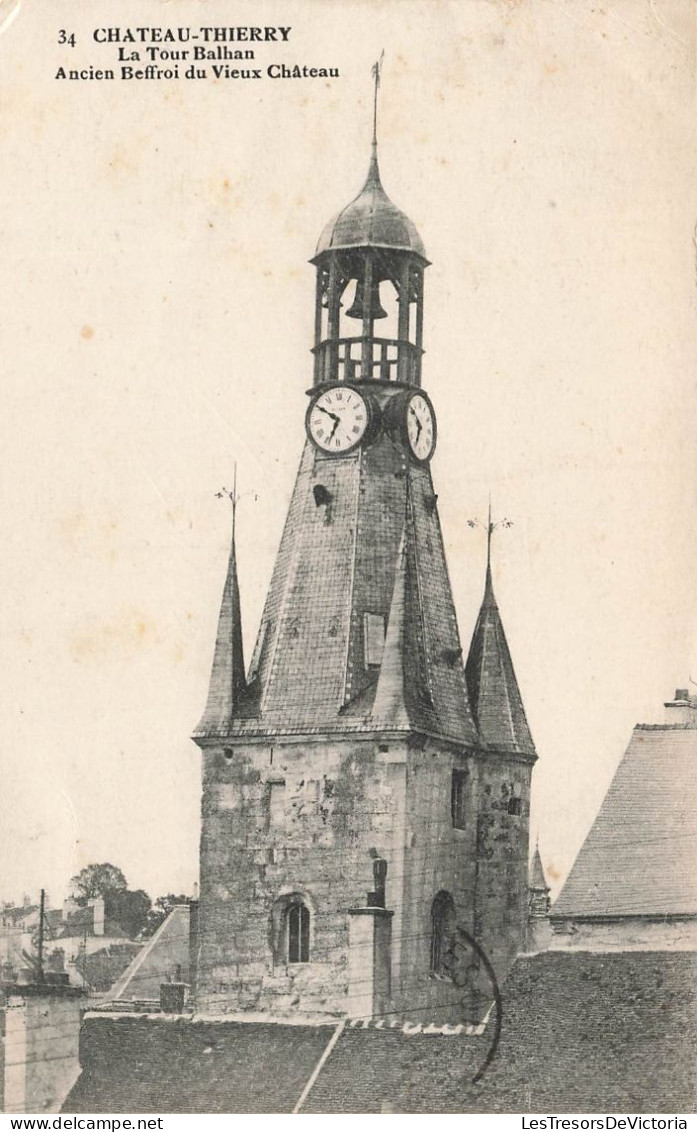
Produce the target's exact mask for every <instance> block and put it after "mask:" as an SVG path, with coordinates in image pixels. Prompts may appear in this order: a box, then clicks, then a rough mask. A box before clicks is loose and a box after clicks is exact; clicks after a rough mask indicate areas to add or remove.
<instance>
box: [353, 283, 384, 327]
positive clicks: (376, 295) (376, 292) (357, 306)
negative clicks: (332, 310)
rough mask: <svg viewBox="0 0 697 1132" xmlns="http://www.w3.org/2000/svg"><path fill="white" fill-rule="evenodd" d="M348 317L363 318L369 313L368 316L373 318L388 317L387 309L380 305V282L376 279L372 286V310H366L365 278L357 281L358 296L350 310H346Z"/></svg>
mask: <svg viewBox="0 0 697 1132" xmlns="http://www.w3.org/2000/svg"><path fill="white" fill-rule="evenodd" d="M346 314H347V316H348V318H360V319H361V320H363V319H364V318H365V316H366V314H368V317H369V318H371V319H373V318H387V311H386V310H383V309H382V307H381V306H380V283H379V281H378V280H377V279H376V280H375V281H374V283H373V285H372V287H371V288H370V310H369V311H366V309H365V301H364V297H363V280H362V279H359V280H358V282H357V283H356V297H355V299H354V300H353V304H352V306H351V308H350V310H347V311H346Z"/></svg>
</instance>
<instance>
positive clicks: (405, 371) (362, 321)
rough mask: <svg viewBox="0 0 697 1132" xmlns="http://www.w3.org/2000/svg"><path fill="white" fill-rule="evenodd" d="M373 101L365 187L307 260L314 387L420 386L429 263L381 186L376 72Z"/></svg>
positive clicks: (405, 218) (411, 226)
mask: <svg viewBox="0 0 697 1132" xmlns="http://www.w3.org/2000/svg"><path fill="white" fill-rule="evenodd" d="M375 95H376V102H375V111H374V114H373V144H372V153H371V158H370V166H369V169H368V176H367V178H366V182H365V184H364V186H363V188H362V189H361V191H360V193H359V194H358V196H357V197H355V198H354V199H353V200H352V201H351V203H350V204H348V205H347V206H346V207H345V208H344V209H342V211H341V212H340V213H339V214H338V216H336V217H335V218H334V219H333V220H331V221H330V223H329V224H327V226H326V227H325V229H324V231H323V232H322V235H321V236H320V239H319V243H318V245H317V251H316V254H315V257H314V259H313V260H312V263H313V264H314V265H315V266H316V268H317V289H316V296H315V343H314V348H313V353H314V355H315V368H314V381H315V385H323V384H325V383H328V382H331V383H334V382H337V381H347V382H362V381H382V382H387V381H391V382H399V383H401V384H403V385H417V386H418V385H420V384H421V357H422V354H423V347H422V337H423V293H424V290H423V278H424V269H425V268H426V267H427V266H428V260H427V259H426V253H425V251H424V246H423V243H422V241H421V237H420V236H419V233H418V232H417V230H416V227H415V225H414V224H413V223H412V222H411V220H410V219H409V217H408V216H406V215H405V213H403V212H402V211H401V209H399V208H397V206H396V205H394V204H393V203H392V201H391V200H390V198H389V197H388V195H387V193H386V192H385V190H384V188H383V186H382V181H381V179H380V169H379V166H378V153H377V130H376V110H377V73H376V84H375ZM376 323H378V324H379V326H378V327H376Z"/></svg>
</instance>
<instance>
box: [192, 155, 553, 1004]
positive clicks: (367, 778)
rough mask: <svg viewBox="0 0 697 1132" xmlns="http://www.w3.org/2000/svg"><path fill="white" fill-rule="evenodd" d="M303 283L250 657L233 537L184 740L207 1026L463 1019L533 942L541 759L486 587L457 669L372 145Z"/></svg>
mask: <svg viewBox="0 0 697 1132" xmlns="http://www.w3.org/2000/svg"><path fill="white" fill-rule="evenodd" d="M312 262H313V264H314V266H315V268H316V272H317V285H316V296H315V323H314V325H315V331H314V348H313V355H314V384H313V387H312V389H311V390H310V394H309V404H307V408H306V410H305V406H304V405H303V395H302V390H301V389H298V412H299V413H300V412H305V425H306V432H307V440H306V442H305V448H304V451H303V455H302V460H301V464H300V469H299V472H298V476H297V480H296V483H295V488H294V491H293V496H292V499H291V503H290V509H289V512H288V517H287V521H286V525H285V529H284V532H283V536H282V539H281V545H280V548H279V552H278V558H277V560H276V565H275V568H274V572H273V576H272V579H271V584H270V588H269V593H268V597H267V599H266V605H265V608H264V612H263V615H262V619H261V625H260V628H259V634H258V638H257V643H256V648H255V650H254V655H253V656H252V660H251V664H250V666H249V668H248V669H245V665H244V660H243V652H242V633H241V620H240V600H239V591H238V585H237V572H236V562H235V546H234V537H233V546H232V552H231V556H230V564H229V570H228V577H227V581H226V585H225V591H224V595H223V603H222V608H221V612H220V622H219V628H218V635H217V640H216V644H215V654H214V661H213V672H212V676H211V684H210V691H209V695H208V702H207V705H206V709H205V712H204V714H203V718H202V720H201V722H200V724H199V725H198V727H197V729H196V731H195V733H194V739H195V741H196V742H197V743H198V745H199V746H200V748H201V750H202V752H203V808H202V835H201V895H200V922H199V933H200V942H199V947H198V955H197V957H196V958H197V978H196V982H197V1006H198V1009H199V1010H201V1011H204V1012H216V1013H220V1012H226V1011H229V1012H240V1011H250V1012H255V1013H268V1014H269V1015H275V1016H287V1015H290V1014H302V1015H335V1016H346V1015H348V1016H359V1017H364V1016H370V1015H375V1014H380V1013H389V1014H390V1015H391V1016H400V1015H401V1016H404V1017H407V1018H415V1019H421V1020H425V1019H428V1020H436V1019H440V1020H446V1019H448V1020H453V1019H462V1018H470V1019H471V1017H472V1015H473V1013H474V1014H476V1011H477V1010H478V1009H479V1006H478V1004H480V1005H481V1003H482V1002H483V1001H484V1002H485V1001H486V1000H487V998H490V997H491V996H490V986H489V991H487V979H488V978H489V976H488V975H487V970H488V969H489V968H488V965H487V959H488V961H490V963H491V964H493V967H494V968H495V970H496V971H497V974H498V976H499V978H500V977H501V976H502V975H503V973H505V970H506V968H507V965H508V964H509V963H510V960H511V958H512V956H513V955H514V954H515V952H516V950H517V949H518V947H519V945H520V944H521V943H522V941H523V939H524V936H525V926H526V916H527V852H528V814H529V787H530V774H531V770H532V765H533V763H534V761H535V752H534V747H533V743H532V739H531V737H530V732H529V730H528V725H527V722H526V718H525V712H524V710H523V705H522V702H521V698H520V693H519V691H518V686H517V683H516V679H515V675H514V672H513V666H512V663H511V658H510V654H509V651H508V646H507V644H506V639H505V635H504V632H503V627H502V625H501V621H500V618H499V612H498V607H497V604H496V600H495V598H494V592H493V586H492V579H491V570H490V568H489V567H488V568H487V575H486V585H485V595H484V601H483V605H482V609H481V612H480V614H479V619H478V621H477V625H476V628H475V632H474V637H473V640H472V643H471V647H470V650H469V656H468V659H467V662H466V664H463V651H462V647H461V643H460V637H459V633H458V627H457V620H456V616H455V607H454V604H453V598H452V593H451V589H450V582H449V578H448V570H447V566H446V561H445V553H444V547H443V537H442V533H441V527H440V521H439V518H438V509H437V496H436V494H435V492H434V489H433V481H432V478H431V460H432V457H433V455H434V452H435V449H436V436H437V429H436V416H435V411H434V407H433V405H432V404H431V401H430V399H429V397H428V395H427V393H426V392H425V391H424V389H423V388H422V355H423V348H422V332H423V302H424V273H425V270H426V268H427V266H428V260H427V258H426V254H425V251H424V246H423V244H422V242H421V238H420V236H419V234H418V232H417V231H416V228H415V227H414V225H413V224H412V223H411V221H410V220H409V219H408V218H407V217H406V216H405V215H404V213H403V212H401V211H400V210H399V209H398V208H396V207H395V205H394V204H393V203H392V202H391V200H390V199H389V197H388V196H387V195H386V193H385V190H384V189H383V186H382V182H381V179H380V173H379V169H378V159H377V146H376V143H375V140H374V141H373V151H372V157H371V161H370V168H369V171H368V177H367V180H366V182H365V185H364V186H363V188H362V190H361V192H360V193H359V194H358V196H357V197H356V198H355V199H354V200H353V201H352V202H351V203H350V204H349V205H348V206H347V207H346V208H344V209H343V211H342V212H340V213H339V215H338V216H337V217H336V219H334V220H333V221H332V222H331V223H330V224H328V225H327V227H326V228H325V230H324V231H323V233H322V235H321V237H320V240H319V244H318V246H317V251H316V254H315V257H314V259H313V261H312ZM463 488H464V485H463ZM472 941H474V943H472ZM482 956H484V958H482ZM482 964H483V966H482Z"/></svg>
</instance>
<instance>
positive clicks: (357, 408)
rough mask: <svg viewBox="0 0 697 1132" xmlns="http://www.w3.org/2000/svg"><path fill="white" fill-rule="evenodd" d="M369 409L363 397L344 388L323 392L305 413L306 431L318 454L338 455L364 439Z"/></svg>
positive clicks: (334, 388)
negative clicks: (320, 452) (319, 450)
mask: <svg viewBox="0 0 697 1132" xmlns="http://www.w3.org/2000/svg"><path fill="white" fill-rule="evenodd" d="M368 421H369V410H368V405H367V403H366V401H365V398H364V397H362V396H361V394H360V393H357V392H356V390H355V389H351V388H350V386H347V385H333V386H332V387H331V389H325V390H324V392H323V393H320V395H319V397H316V398H315V400H314V401H313V402H312V403H311V405H310V407H309V409H308V410H307V418H306V424H307V431H308V434H309V436H310V437H311V439H312V440H313V441H314V443H315V444H316V445H317V447H318V448H320V449H321V450H322V452H331V453H333V454H336V455H342V454H343V453H344V452H350V451H351V450H352V449H353V448H355V447H356V446H357V445H358V444H360V442H361V440H362V439H363V437H364V436H365V432H366V429H367V427H368Z"/></svg>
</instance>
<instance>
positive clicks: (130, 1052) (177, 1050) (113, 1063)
mask: <svg viewBox="0 0 697 1132" xmlns="http://www.w3.org/2000/svg"><path fill="white" fill-rule="evenodd" d="M333 1032H334V1026H329V1027H326V1026H287V1025H286V1026H284V1025H280V1024H279V1025H277V1024H274V1023H261V1022H260V1023H245V1022H227V1021H226V1022H221V1023H216V1022H194V1021H191V1020H190V1019H186V1018H180V1019H174V1018H172V1017H171V1016H169V1017H163V1018H160V1019H155V1018H152V1017H148V1016H143V1015H129V1014H124V1015H121V1016H119V1017H114V1016H109V1017H90V1016H88V1017H87V1018H86V1019H85V1021H84V1023H83V1028H82V1032H81V1035H80V1063H81V1065H82V1067H83V1069H82V1074H81V1075H80V1077H79V1078H78V1081H77V1083H76V1085H75V1086H74V1088H73V1089H72V1090H71V1092H70V1094H69V1095H68V1097H67V1099H66V1101H65V1103H64V1105H63V1112H67V1113H81V1112H114V1113H128V1112H156V1113H161V1112H197V1113H198V1112H201V1113H229V1112H233V1113H255V1112H265V1113H290V1112H292V1111H293V1108H294V1106H295V1105H296V1103H297V1101H298V1100H299V1098H300V1095H301V1093H302V1091H303V1088H304V1087H305V1084H306V1083H307V1081H308V1079H309V1077H310V1074H311V1073H312V1070H313V1069H314V1068H315V1066H316V1064H317V1062H318V1061H319V1058H320V1056H321V1054H322V1053H323V1051H324V1050H325V1048H326V1046H327V1043H328V1041H329V1039H330V1037H331V1035H332V1034H333Z"/></svg>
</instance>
